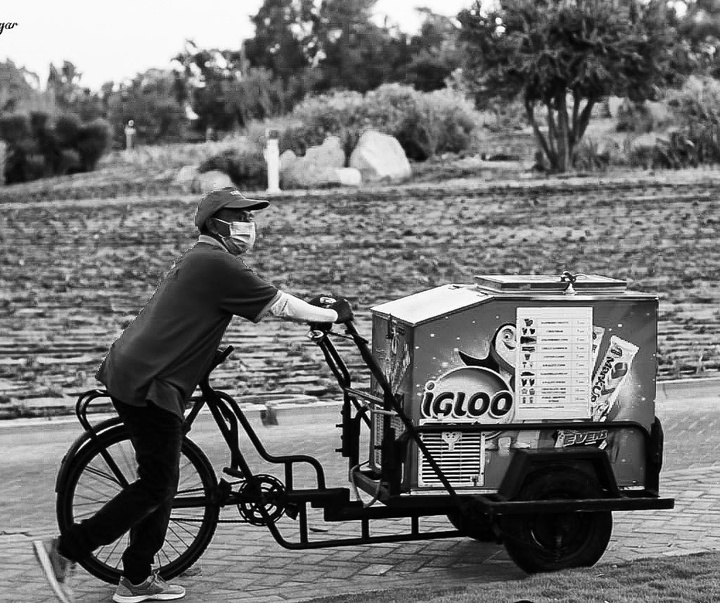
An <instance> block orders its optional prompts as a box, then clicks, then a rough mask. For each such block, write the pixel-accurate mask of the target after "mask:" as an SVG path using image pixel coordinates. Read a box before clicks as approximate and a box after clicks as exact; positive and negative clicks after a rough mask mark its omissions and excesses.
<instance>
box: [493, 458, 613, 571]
mask: <svg viewBox="0 0 720 603" xmlns="http://www.w3.org/2000/svg"><path fill="white" fill-rule="evenodd" d="M602 495H603V493H602V489H601V487H600V485H599V484H598V482H597V479H596V478H595V477H594V476H593V475H589V474H587V473H585V472H584V471H581V470H579V469H576V468H573V467H554V468H548V469H541V470H539V471H537V472H535V473H533V474H531V475H530V476H529V477H528V479H527V481H526V482H525V485H524V486H523V487H522V489H521V490H520V492H519V494H518V496H517V499H518V500H551V499H583V498H600V497H602ZM501 526H502V532H503V540H504V544H505V548H506V549H507V552H508V554H509V555H510V558H511V559H512V560H513V561H514V562H515V563H516V564H517V565H518V566H519V567H520V568H521V569H523V570H525V571H526V572H528V573H530V574H532V573H535V572H552V571H558V570H562V569H567V568H572V567H589V566H591V565H594V564H595V563H597V561H598V560H599V559H600V557H602V555H603V553H604V552H605V549H606V548H607V545H608V542H609V541H610V535H611V533H612V513H611V512H610V511H598V512H592V513H585V512H565V513H533V514H526V515H506V516H505V517H504V518H503V519H502V522H501Z"/></svg>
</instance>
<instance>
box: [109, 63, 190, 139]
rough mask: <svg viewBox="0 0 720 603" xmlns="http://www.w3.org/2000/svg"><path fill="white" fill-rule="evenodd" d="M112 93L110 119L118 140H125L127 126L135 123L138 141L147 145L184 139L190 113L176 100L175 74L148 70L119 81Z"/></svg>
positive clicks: (110, 93) (110, 95)
mask: <svg viewBox="0 0 720 603" xmlns="http://www.w3.org/2000/svg"><path fill="white" fill-rule="evenodd" d="M104 91H105V94H109V98H108V99H107V104H108V120H109V121H110V123H111V125H112V128H113V131H114V133H115V140H116V141H117V142H118V143H120V144H123V143H124V136H125V134H124V131H125V126H126V124H127V123H128V121H130V120H131V119H132V120H133V121H134V122H135V129H136V130H137V135H138V140H141V141H143V142H145V143H147V144H155V143H158V142H173V141H174V142H177V141H179V140H181V139H182V138H183V134H184V132H185V129H186V126H187V121H188V120H187V115H186V113H185V109H184V107H183V105H182V104H181V103H180V102H179V101H178V99H177V92H176V86H175V75H174V74H173V73H172V72H171V71H167V70H163V69H149V70H148V71H146V72H144V73H139V74H137V75H136V76H135V77H134V78H133V79H132V81H131V82H129V83H124V84H120V85H119V86H118V87H117V89H113V90H112V92H110V89H109V87H105V89H104Z"/></svg>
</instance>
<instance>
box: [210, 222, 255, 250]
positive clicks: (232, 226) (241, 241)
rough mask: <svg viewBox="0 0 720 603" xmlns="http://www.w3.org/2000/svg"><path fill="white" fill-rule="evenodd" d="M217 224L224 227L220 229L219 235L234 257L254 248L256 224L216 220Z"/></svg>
mask: <svg viewBox="0 0 720 603" xmlns="http://www.w3.org/2000/svg"><path fill="white" fill-rule="evenodd" d="M215 222H219V223H220V224H221V225H222V226H221V227H220V228H218V234H219V235H220V238H221V239H222V240H223V243H225V246H226V247H227V250H228V251H229V252H230V253H232V254H233V255H241V254H243V253H246V252H248V251H250V250H251V249H252V248H253V247H254V245H255V237H256V231H255V222H226V221H225V220H221V219H220V218H215Z"/></svg>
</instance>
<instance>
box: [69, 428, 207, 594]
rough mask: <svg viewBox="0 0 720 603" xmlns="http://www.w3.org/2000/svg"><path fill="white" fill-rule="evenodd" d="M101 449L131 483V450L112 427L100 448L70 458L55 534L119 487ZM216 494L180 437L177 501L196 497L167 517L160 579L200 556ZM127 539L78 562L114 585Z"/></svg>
mask: <svg viewBox="0 0 720 603" xmlns="http://www.w3.org/2000/svg"><path fill="white" fill-rule="evenodd" d="M101 449H105V450H107V451H108V452H109V454H110V456H111V457H112V459H114V461H115V463H116V464H117V467H118V468H119V470H120V471H121V472H122V474H123V475H124V476H125V480H126V481H127V483H131V482H133V481H135V479H136V464H135V451H134V449H133V447H132V444H131V442H130V438H129V437H128V434H127V430H126V429H125V426H124V425H122V424H121V425H116V426H114V427H112V428H110V429H108V430H107V431H104V432H103V433H101V434H100V435H99V445H98V444H96V443H95V442H92V441H91V442H89V443H88V444H86V445H85V446H83V447H82V448H80V450H79V451H78V452H77V454H76V456H75V457H74V458H73V459H71V461H70V463H71V464H70V466H69V467H68V468H67V471H66V472H65V476H66V478H65V479H63V480H62V483H59V484H58V495H57V503H56V505H57V517H58V524H59V526H60V530H61V531H62V530H64V529H66V528H67V527H68V526H70V525H72V523H73V522H79V521H82V519H84V518H86V517H89V516H91V515H93V514H94V513H95V512H96V511H97V510H98V509H100V507H102V506H103V505H104V504H105V503H106V502H107V501H108V500H110V499H111V498H112V497H114V496H115V495H116V494H117V493H118V492H120V490H121V489H122V486H121V485H120V482H119V480H118V479H117V477H116V476H115V475H114V474H113V471H112V470H111V469H110V468H109V466H108V464H107V463H106V462H105V460H104V459H103V458H102V456H101V454H100V452H101ZM216 490H217V478H216V477H215V472H214V470H213V468H212V465H211V464H210V461H208V459H207V457H206V456H205V454H204V453H203V452H202V451H201V450H200V448H198V446H197V445H196V444H194V443H193V442H192V441H190V440H188V439H187V438H185V439H184V440H183V443H182V449H181V457H180V484H179V486H178V494H177V496H176V498H175V500H176V502H179V501H182V500H183V499H185V502H186V503H187V502H188V497H190V496H192V497H194V498H195V497H196V498H197V503H198V505H197V506H191V507H181V508H175V509H173V511H172V515H171V516H170V524H169V526H168V531H167V535H166V537H165V543H164V545H163V548H162V549H161V550H160V551H159V553H158V554H157V556H156V557H155V562H156V564H157V568H158V569H159V570H160V575H161V576H162V577H163V578H165V579H166V580H169V579H171V578H174V577H175V576H177V575H179V574H181V573H182V572H184V571H185V570H187V569H188V568H189V567H190V566H191V565H192V564H193V563H195V561H197V560H198V558H199V557H200V555H202V553H203V552H204V551H205V549H206V548H207V546H208V544H210V541H211V540H212V537H213V534H214V533H215V528H216V527H217V523H218V515H219V512H220V508H219V506H218V505H217V504H214V503H213V502H212V501H213V495H214V493H215V492H216ZM127 544H128V534H125V535H124V536H122V537H121V538H119V539H118V540H116V541H115V542H114V543H112V544H109V545H107V546H103V547H100V548H99V549H97V550H95V551H94V552H93V553H92V555H91V556H90V557H89V558H88V559H86V560H84V561H82V562H81V565H82V566H83V567H84V568H85V569H86V570H87V571H88V572H90V573H91V574H92V575H93V576H96V577H97V578H100V579H101V580H104V581H105V582H109V583H111V584H117V582H118V581H119V579H120V576H121V570H122V562H121V556H122V553H123V551H124V550H125V547H126V546H127Z"/></svg>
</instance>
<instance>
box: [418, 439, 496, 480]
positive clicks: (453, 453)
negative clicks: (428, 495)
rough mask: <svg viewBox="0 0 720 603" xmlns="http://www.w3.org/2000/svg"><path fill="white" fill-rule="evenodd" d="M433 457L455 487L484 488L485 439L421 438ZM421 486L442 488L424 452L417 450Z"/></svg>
mask: <svg viewBox="0 0 720 603" xmlns="http://www.w3.org/2000/svg"><path fill="white" fill-rule="evenodd" d="M421 437H422V440H423V442H424V443H425V446H427V448H428V450H429V452H430V454H431V455H432V457H433V458H434V459H435V461H436V462H437V464H438V465H439V466H440V469H442V472H443V474H444V475H445V477H446V478H447V479H448V481H449V482H450V484H451V485H452V486H454V487H458V488H459V487H475V486H482V485H484V474H481V473H480V470H481V468H482V469H484V467H483V465H484V459H483V458H482V457H483V454H482V435H481V434H479V433H467V432H465V433H462V432H459V431H444V432H439V433H424V434H421ZM418 467H419V470H418V486H419V487H421V488H422V487H442V482H441V481H440V478H439V477H438V476H437V474H436V473H435V471H434V470H433V468H432V467H431V466H430V463H429V462H428V460H427V458H425V456H424V455H423V453H422V451H420V450H418Z"/></svg>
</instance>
